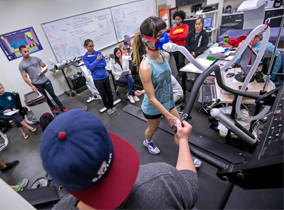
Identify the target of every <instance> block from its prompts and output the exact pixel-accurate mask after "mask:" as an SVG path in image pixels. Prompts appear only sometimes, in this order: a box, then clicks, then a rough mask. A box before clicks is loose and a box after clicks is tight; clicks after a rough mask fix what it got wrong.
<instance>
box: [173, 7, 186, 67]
mask: <svg viewBox="0 0 284 210" xmlns="http://www.w3.org/2000/svg"><path fill="white" fill-rule="evenodd" d="M173 19H174V21H175V24H176V26H175V27H172V28H171V30H170V40H171V41H172V42H173V43H175V44H177V45H180V46H184V47H185V39H186V37H187V35H188V25H187V24H184V23H182V21H183V20H184V19H185V12H184V11H182V10H179V11H176V12H175V13H174V15H173ZM173 54H174V58H175V61H176V67H177V71H179V70H180V69H181V68H182V67H184V65H185V57H184V55H183V54H182V53H181V52H174V53H173Z"/></svg>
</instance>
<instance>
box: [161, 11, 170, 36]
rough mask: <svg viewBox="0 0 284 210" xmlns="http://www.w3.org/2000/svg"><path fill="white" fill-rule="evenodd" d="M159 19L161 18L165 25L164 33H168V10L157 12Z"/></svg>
mask: <svg viewBox="0 0 284 210" xmlns="http://www.w3.org/2000/svg"><path fill="white" fill-rule="evenodd" d="M159 17H160V18H162V19H163V20H164V21H165V23H166V25H167V26H166V31H170V29H171V28H170V13H169V10H161V11H159Z"/></svg>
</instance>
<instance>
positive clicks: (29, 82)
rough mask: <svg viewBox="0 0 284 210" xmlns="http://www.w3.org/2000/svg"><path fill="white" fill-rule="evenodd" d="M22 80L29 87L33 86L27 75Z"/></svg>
mask: <svg viewBox="0 0 284 210" xmlns="http://www.w3.org/2000/svg"><path fill="white" fill-rule="evenodd" d="M24 80H25V82H26V83H27V84H28V85H29V86H30V87H32V86H33V84H32V83H31V81H30V80H29V79H28V78H27V77H25V78H24Z"/></svg>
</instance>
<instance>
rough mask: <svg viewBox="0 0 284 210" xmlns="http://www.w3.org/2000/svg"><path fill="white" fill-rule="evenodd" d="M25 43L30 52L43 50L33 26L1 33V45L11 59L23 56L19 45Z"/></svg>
mask: <svg viewBox="0 0 284 210" xmlns="http://www.w3.org/2000/svg"><path fill="white" fill-rule="evenodd" d="M21 45H25V46H26V47H27V48H28V50H29V52H30V53H34V52H37V51H39V50H42V46H41V44H40V42H39V39H38V38H37V35H36V33H35V31H34V29H33V27H29V28H24V29H21V30H18V31H13V32H10V33H6V34H2V35H0V47H1V49H2V50H3V52H4V54H5V55H6V57H7V58H8V60H9V61H11V60H14V59H16V58H20V57H22V55H21V53H20V52H19V47H20V46H21Z"/></svg>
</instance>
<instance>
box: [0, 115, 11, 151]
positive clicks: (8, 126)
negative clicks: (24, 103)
mask: <svg viewBox="0 0 284 210" xmlns="http://www.w3.org/2000/svg"><path fill="white" fill-rule="evenodd" d="M11 127H12V126H11V124H10V123H9V122H8V121H6V120H0V138H2V139H3V140H4V142H3V143H1V144H0V151H2V150H3V149H4V148H5V147H7V146H8V144H9V140H8V137H7V135H6V134H5V133H6V132H7V131H8V130H10V129H11ZM2 128H4V130H2Z"/></svg>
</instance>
